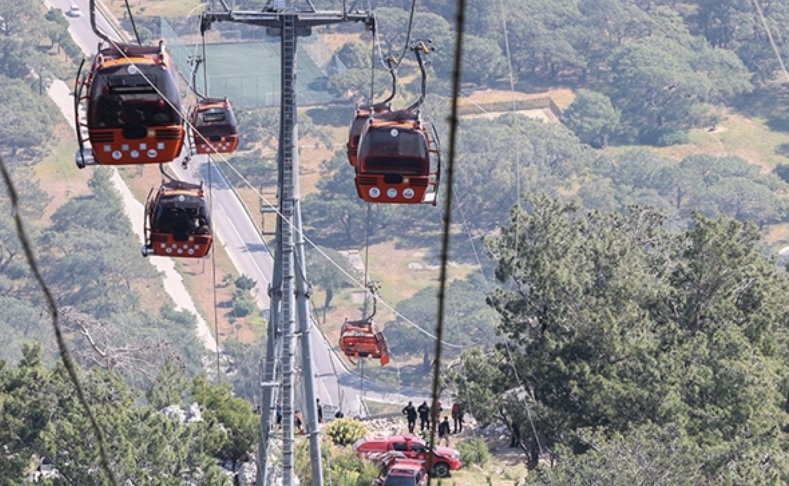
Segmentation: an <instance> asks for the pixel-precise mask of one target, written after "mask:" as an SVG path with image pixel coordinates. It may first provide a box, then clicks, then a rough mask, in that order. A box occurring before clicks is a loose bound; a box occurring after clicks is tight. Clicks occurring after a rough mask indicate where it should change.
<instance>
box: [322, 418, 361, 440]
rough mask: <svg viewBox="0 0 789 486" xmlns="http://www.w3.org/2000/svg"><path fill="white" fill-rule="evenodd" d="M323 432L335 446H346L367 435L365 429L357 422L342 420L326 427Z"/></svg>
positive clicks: (348, 419)
mask: <svg viewBox="0 0 789 486" xmlns="http://www.w3.org/2000/svg"><path fill="white" fill-rule="evenodd" d="M324 432H325V433H326V436H328V437H329V438H330V439H331V440H332V442H334V443H335V444H337V445H347V444H353V443H354V442H356V441H357V440H359V439H361V438H362V437H364V436H365V435H367V427H365V425H364V424H363V423H361V422H359V421H358V420H354V419H352V418H342V419H339V420H335V421H333V422H332V423H330V424H329V425H328V426H326V429H325V430H324Z"/></svg>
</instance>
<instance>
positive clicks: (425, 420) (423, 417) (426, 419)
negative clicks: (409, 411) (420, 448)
mask: <svg viewBox="0 0 789 486" xmlns="http://www.w3.org/2000/svg"><path fill="white" fill-rule="evenodd" d="M417 412H419V421H420V424H419V425H420V429H421V430H425V429H429V428H430V407H429V406H428V405H427V401H424V402H422V405H420V406H419V408H418V409H417Z"/></svg>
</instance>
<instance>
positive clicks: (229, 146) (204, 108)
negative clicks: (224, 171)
mask: <svg viewBox="0 0 789 486" xmlns="http://www.w3.org/2000/svg"><path fill="white" fill-rule="evenodd" d="M189 122H190V124H191V125H192V126H191V129H192V142H193V143H194V148H195V152H196V153H198V154H212V153H215V152H216V153H222V154H229V153H231V152H235V150H236V149H237V148H238V139H239V137H238V123H237V122H236V116H235V115H234V114H233V107H232V106H230V102H229V101H228V100H227V98H201V99H199V100H198V101H197V104H196V105H195V106H193V107H192V109H191V111H190V113H189Z"/></svg>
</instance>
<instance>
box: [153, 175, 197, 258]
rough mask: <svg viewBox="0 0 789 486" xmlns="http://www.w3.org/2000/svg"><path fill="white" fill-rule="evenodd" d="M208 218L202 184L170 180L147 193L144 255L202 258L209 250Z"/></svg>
mask: <svg viewBox="0 0 789 486" xmlns="http://www.w3.org/2000/svg"><path fill="white" fill-rule="evenodd" d="M212 243H213V237H212V235H211V219H210V216H209V212H208V205H207V204H206V200H205V197H204V195H203V188H202V185H199V184H191V183H189V182H182V181H172V182H167V183H165V184H163V185H162V186H161V187H160V188H159V190H158V191H157V192H156V193H155V194H154V192H153V190H151V193H150V194H149V195H148V202H147V203H146V205H145V244H144V246H143V248H142V254H143V256H148V255H160V256H171V257H186V258H201V257H204V256H206V255H207V254H208V252H209V250H211V244H212Z"/></svg>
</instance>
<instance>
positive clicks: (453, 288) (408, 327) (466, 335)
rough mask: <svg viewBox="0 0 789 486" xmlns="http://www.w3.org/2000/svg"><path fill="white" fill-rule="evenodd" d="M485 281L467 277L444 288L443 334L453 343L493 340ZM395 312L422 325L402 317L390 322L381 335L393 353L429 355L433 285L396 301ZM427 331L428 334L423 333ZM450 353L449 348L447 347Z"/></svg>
mask: <svg viewBox="0 0 789 486" xmlns="http://www.w3.org/2000/svg"><path fill="white" fill-rule="evenodd" d="M483 288H484V283H483V282H482V281H481V279H480V277H479V276H472V277H470V278H469V279H467V280H453V281H452V282H450V283H449V285H448V286H447V289H446V301H445V302H446V303H445V312H446V315H445V316H444V318H445V321H444V325H445V328H444V333H445V334H444V336H446V339H447V341H449V342H452V343H453V344H455V345H460V346H463V345H470V344H490V343H492V342H493V341H494V334H495V332H494V328H495V325H496V321H497V320H496V315H495V313H494V312H492V311H491V310H490V309H489V308H487V307H485V306H484V305H482V304H483V302H484V299H485V296H484V293H483ZM397 312H398V313H399V314H400V315H403V316H408V318H409V319H410V320H411V321H412V322H414V323H416V325H417V326H421V327H422V329H423V331H419V330H417V329H415V328H414V327H413V325H412V324H409V323H407V322H403V321H402V320H401V319H397V320H394V321H389V322H387V323H386V326H385V328H384V334H385V335H386V338H387V340H388V342H389V349H390V351H391V352H392V353H395V354H400V355H407V356H409V355H410V356H413V355H419V354H424V355H429V356H432V354H433V350H434V346H435V342H434V340H433V338H432V333H433V326H434V323H435V322H436V319H437V315H436V312H437V311H436V292H435V289H433V288H426V289H424V290H420V291H419V292H417V293H416V294H415V295H414V296H413V297H411V298H410V299H408V300H405V301H403V302H400V303H399V304H397ZM424 331H427V334H426V333H425V332H424ZM446 351H447V352H450V353H452V352H453V351H456V348H453V349H452V350H450V349H447V350H446Z"/></svg>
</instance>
